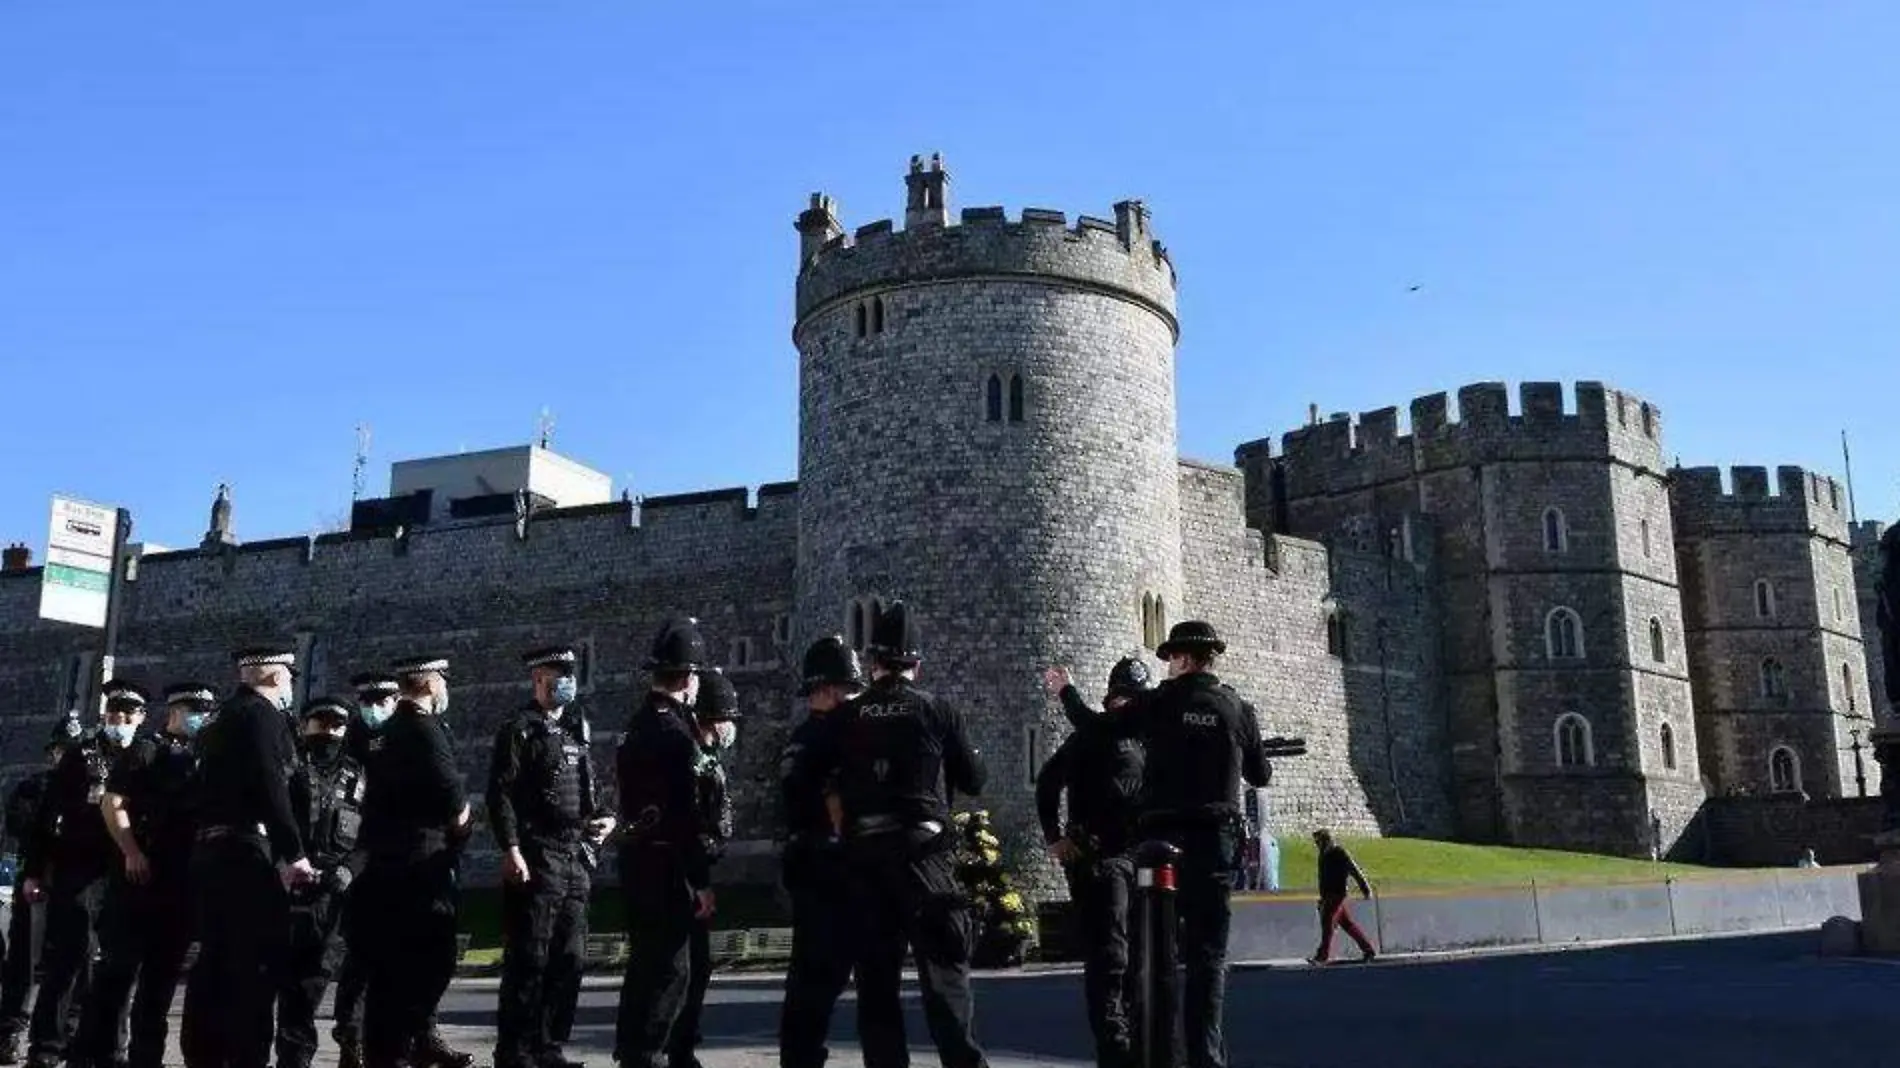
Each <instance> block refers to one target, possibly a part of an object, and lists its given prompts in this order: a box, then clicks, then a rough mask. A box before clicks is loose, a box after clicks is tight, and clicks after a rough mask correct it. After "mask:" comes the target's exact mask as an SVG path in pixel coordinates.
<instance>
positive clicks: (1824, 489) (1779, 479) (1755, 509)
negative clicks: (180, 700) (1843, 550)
mask: <svg viewBox="0 0 1900 1068" xmlns="http://www.w3.org/2000/svg"><path fill="white" fill-rule="evenodd" d="M1669 496H1670V500H1671V502H1672V503H1673V504H1674V505H1675V509H1676V530H1677V531H1678V533H1680V534H1683V535H1688V536H1694V535H1697V534H1715V533H1757V534H1765V533H1808V532H1810V531H1812V532H1814V533H1818V534H1822V535H1824V536H1826V537H1830V538H1834V539H1835V540H1837V541H1841V542H1847V540H1848V537H1849V532H1848V525H1847V489H1846V487H1845V486H1843V485H1841V483H1839V482H1838V481H1836V480H1835V479H1833V478H1831V477H1829V476H1826V475H1821V474H1816V473H1814V472H1811V471H1808V470H1806V469H1805V468H1801V467H1796V466H1793V465H1790V464H1784V465H1782V466H1780V467H1777V468H1775V480H1774V483H1773V487H1772V489H1771V488H1770V483H1769V480H1768V469H1767V468H1766V467H1751V466H1738V467H1732V468H1730V469H1729V470H1728V481H1727V484H1724V481H1723V471H1722V469H1721V468H1719V467H1687V468H1677V469H1676V470H1675V471H1674V472H1672V473H1671V484H1670V488H1669Z"/></svg>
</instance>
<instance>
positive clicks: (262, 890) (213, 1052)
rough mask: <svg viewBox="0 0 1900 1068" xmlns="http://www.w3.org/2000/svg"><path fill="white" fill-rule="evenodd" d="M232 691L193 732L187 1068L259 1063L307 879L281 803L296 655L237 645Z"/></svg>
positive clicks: (306, 862) (310, 874)
mask: <svg viewBox="0 0 1900 1068" xmlns="http://www.w3.org/2000/svg"><path fill="white" fill-rule="evenodd" d="M232 659H233V661H234V662H235V664H236V667H237V672H238V681H239V683H240V685H239V686H238V688H237V691H236V692H235V693H233V694H232V695H231V696H230V697H229V698H227V699H226V700H225V702H224V703H223V704H222V705H219V706H218V711H217V714H216V715H214V716H213V717H212V719H211V722H210V723H208V724H206V725H205V728H204V730H203V731H201V732H200V733H199V735H198V744H199V765H198V820H199V826H198V842H197V848H196V849H195V850H194V851H193V854H192V865H191V881H192V887H193V894H194V896H195V898H196V899H197V922H198V958H197V960H196V961H195V962H194V963H193V964H192V968H191V976H190V978H189V979H187V980H186V982H185V1014H184V1022H183V1025H182V1027H181V1029H180V1031H181V1033H180V1036H179V1047H180V1048H181V1049H182V1050H183V1051H184V1055H185V1064H186V1066H187V1068H264V1066H265V1065H267V1064H269V1063H270V1054H271V1036H272V1032H273V1028H272V1020H271V1010H272V1007H273V1004H274V1002H275V1001H276V995H277V980H278V977H279V976H280V975H281V974H282V971H281V970H282V968H283V967H284V961H285V954H286V953H287V951H288V948H289V939H290V889H289V888H290V887H292V886H297V885H301V884H303V883H307V882H310V881H311V880H313V879H315V878H316V868H315V867H314V866H312V864H311V863H310V858H309V857H307V856H306V855H305V854H304V844H303V832H302V831H301V830H300V829H299V828H298V826H297V814H296V812H295V810H294V809H292V808H291V804H290V776H291V773H292V772H293V771H295V770H296V767H297V764H298V761H299V757H298V754H297V741H296V737H295V735H294V734H293V732H292V731H291V729H290V720H288V719H287V718H285V717H286V714H287V712H288V710H289V709H291V708H292V707H294V705H295V697H294V696H293V693H294V688H295V677H296V663H297V656H296V653H294V652H293V651H291V650H290V649H287V648H285V647H283V646H277V645H270V646H257V647H252V648H247V649H240V650H238V651H237V653H236V654H234V656H233V657H232Z"/></svg>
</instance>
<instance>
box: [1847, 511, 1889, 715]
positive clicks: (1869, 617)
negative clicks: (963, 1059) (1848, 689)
mask: <svg viewBox="0 0 1900 1068" xmlns="http://www.w3.org/2000/svg"><path fill="white" fill-rule="evenodd" d="M1886 529H1887V527H1886V524H1885V523H1878V522H1874V521H1872V520H1869V521H1867V522H1863V523H1858V524H1856V525H1855V526H1854V528H1853V531H1852V537H1851V541H1852V543H1853V556H1854V590H1855V601H1856V602H1857V604H1858V607H1859V609H1860V634H1861V640H1862V643H1863V648H1864V650H1865V652H1866V660H1867V666H1866V669H1865V673H1866V676H1867V697H1868V701H1869V702H1870V706H1869V707H1871V708H1872V709H1873V711H1874V716H1875V718H1876V719H1879V720H1884V721H1889V722H1890V721H1892V719H1893V715H1894V710H1893V702H1891V701H1889V700H1888V699H1887V662H1886V658H1885V656H1884V655H1883V654H1882V653H1881V650H1880V630H1879V626H1880V623H1879V620H1880V580H1881V572H1882V571H1883V570H1884V569H1883V568H1882V567H1881V561H1880V538H1881V535H1882V534H1884V533H1886Z"/></svg>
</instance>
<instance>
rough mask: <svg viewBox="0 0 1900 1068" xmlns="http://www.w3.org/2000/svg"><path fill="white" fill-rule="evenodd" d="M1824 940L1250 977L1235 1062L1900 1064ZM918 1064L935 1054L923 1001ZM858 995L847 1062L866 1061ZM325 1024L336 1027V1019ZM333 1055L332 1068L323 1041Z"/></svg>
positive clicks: (1306, 1065) (989, 984)
mask: <svg viewBox="0 0 1900 1068" xmlns="http://www.w3.org/2000/svg"><path fill="white" fill-rule="evenodd" d="M1816 943H1817V939H1816V936H1814V935H1813V934H1807V933H1800V934H1782V935H1768V936H1754V937H1747V938H1731V939H1716V940H1707V941H1684V942H1670V943H1649V944H1638V945H1629V946H1621V947H1616V948H1603V949H1576V950H1567V951H1554V952H1537V953H1518V954H1507V955H1494V956H1476V957H1467V958H1463V959H1452V960H1442V959H1441V960H1416V961H1404V960H1400V961H1391V962H1382V963H1379V964H1374V965H1335V966H1333V967H1331V968H1327V969H1314V968H1308V967H1270V968H1255V969H1246V970H1242V971H1238V972H1236V973H1235V975H1234V977H1233V982H1232V984H1231V986H1230V988H1229V997H1228V1012H1227V1022H1228V1041H1229V1045H1230V1048H1231V1053H1232V1064H1233V1066H1234V1068H1283V1066H1284V1068H1293V1066H1297V1068H1597V1066H1604V1068H1651V1066H1654V1068H1687V1066H1701V1065H1719V1066H1722V1068H1754V1066H1760V1068H1802V1066H1806V1065H1817V1066H1818V1065H1825V1066H1827V1068H1839V1066H1846V1065H1854V1066H1856V1068H1859V1066H1882V1065H1894V1066H1896V1068H1900V1042H1896V1039H1895V1037H1894V1035H1893V1028H1892V1026H1891V1024H1890V1022H1889V1021H1891V1020H1892V1019H1893V1018H1894V1015H1895V1011H1896V1009H1897V1008H1900V962H1883V961H1865V960H1823V959H1821V958H1819V957H1817V956H1816V955H1815V952H1814V950H1815V946H1816ZM616 996H617V990H616V984H615V983H614V982H613V981H612V980H611V978H608V977H601V978H590V979H589V981H588V983H587V988H586V990H585V992H584V993H583V995H582V1001H581V1009H580V1013H579V1018H578V1022H577V1027H576V1035H575V1038H576V1041H575V1043H574V1044H573V1045H572V1046H571V1047H570V1048H569V1053H570V1054H572V1055H575V1056H577V1057H579V1058H580V1059H583V1060H585V1061H587V1062H588V1063H589V1064H590V1065H596V1066H599V1068H609V1066H610V1065H611V1063H612V1062H611V1061H610V1059H609V1051H610V1050H611V1049H612V1039H613V1012H614V1002H615V998H616ZM977 998H978V1030H979V1033H980V1035H981V1037H982V1039H983V1040H984V1043H985V1045H986V1046H987V1047H988V1048H989V1050H990V1051H991V1063H992V1064H993V1065H994V1066H995V1068H1032V1066H1033V1068H1042V1066H1061V1068H1074V1066H1084V1065H1089V1064H1091V1063H1092V1061H1091V1060H1090V1059H1089V1057H1090V1054H1089V1043H1088V1039H1087V1035H1086V1030H1085V1025H1084V1023H1083V1016H1082V1004H1081V987H1080V981H1079V980H1078V979H1077V978H1076V977H1075V976H1074V975H1073V974H1033V973H1032V974H1008V975H995V976H985V977H983V978H982V979H981V980H980V982H979V985H978V992H977ZM709 1001H710V1003H711V1004H710V1006H709V1009H708V1013H707V1019H706V1028H705V1030H706V1035H707V1042H706V1048H705V1049H704V1050H702V1056H701V1059H702V1060H703V1061H704V1063H705V1065H706V1068H765V1066H769V1065H774V1064H776V1063H777V1059H776V1056H775V1053H774V1049H775V1043H774V1031H775V1028H776V1024H777V1018H778V1004H779V985H778V982H777V980H775V979H771V978H752V977H745V976H735V977H731V978H722V979H720V980H719V981H717V982H716V983H715V984H714V987H713V990H712V994H711V997H710V998H709ZM494 1004H495V981H494V980H492V979H488V980H481V979H476V980H459V981H457V983H456V985H455V987H454V988H453V989H452V990H451V991H450V994H449V996H448V998H447V999H445V1000H444V1002H443V1005H442V1011H441V1021H442V1023H443V1024H444V1026H445V1030H447V1032H448V1033H449V1035H450V1037H451V1039H452V1040H453V1041H454V1042H455V1043H456V1044H457V1045H459V1046H461V1047H462V1048H464V1049H467V1050H469V1051H470V1052H472V1053H476V1054H477V1055H478V1056H479V1057H480V1058H481V1059H480V1061H478V1064H485V1063H486V1062H487V1059H488V1055H489V1053H490V1043H491V1042H492V1041H493V1037H492V1036H493V1032H492V1031H491V1030H490V1027H491V1025H492V1021H493V1018H494ZM909 1005H910V1009H911V1035H912V1041H913V1042H914V1043H916V1044H917V1046H916V1052H915V1054H914V1057H915V1061H916V1063H917V1064H918V1065H919V1066H920V1068H922V1066H928V1065H932V1064H935V1063H936V1058H935V1056H934V1054H933V1053H932V1052H931V1051H930V1050H929V1048H928V1046H927V1045H926V1043H927V1039H926V1037H925V1031H924V1028H923V1021H922V1019H921V1016H920V1015H919V1014H918V1013H917V1004H916V998H915V996H914V994H913V995H912V996H911V997H910V999H909ZM851 1011H852V1010H851V1005H850V1003H849V1001H847V1002H846V1004H844V1005H843V1006H842V1007H841V1011H840V1012H839V1014H838V1018H837V1020H836V1025H837V1026H836V1027H835V1028H834V1031H833V1035H834V1039H835V1040H836V1041H835V1045H834V1047H833V1062H832V1063H833V1064H834V1065H838V1066H840V1068H844V1066H849V1065H854V1064H857V1063H859V1060H858V1055H857V1051H856V1048H855V1046H853V1045H852V1043H851V1041H850V1034H851ZM326 1029H327V1023H326ZM324 1043H325V1049H324V1053H323V1056H322V1058H321V1059H320V1062H319V1063H320V1064H322V1065H324V1066H325V1068H329V1066H333V1065H334V1064H335V1055H334V1050H332V1049H330V1048H329V1041H328V1038H327V1036H326V1038H325V1039H324Z"/></svg>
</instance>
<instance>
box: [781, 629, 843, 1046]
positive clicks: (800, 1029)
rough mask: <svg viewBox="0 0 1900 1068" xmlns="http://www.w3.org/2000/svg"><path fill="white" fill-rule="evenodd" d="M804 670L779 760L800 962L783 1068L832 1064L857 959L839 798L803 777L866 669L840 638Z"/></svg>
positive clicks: (784, 1017)
mask: <svg viewBox="0 0 1900 1068" xmlns="http://www.w3.org/2000/svg"><path fill="white" fill-rule="evenodd" d="M803 668H804V671H803V681H802V682H800V683H799V687H798V692H799V695H800V696H802V697H804V698H805V704H806V708H807V709H808V710H809V713H810V714H809V715H808V716H806V718H805V721H804V722H803V723H800V724H799V725H798V726H797V727H795V728H793V730H792V736H791V738H790V739H789V741H788V742H787V743H786V746H785V752H784V753H783V754H782V755H781V756H780V757H779V788H780V792H781V795H782V798H783V801H784V811H785V820H786V832H787V834H786V841H785V853H784V857H783V873H782V875H781V880H782V882H783V883H784V885H785V892H786V893H787V894H789V895H790V896H791V899H792V960H791V965H790V967H788V968H787V969H786V972H785V1000H784V1002H783V1004H782V1005H781V1007H780V1010H779V1031H778V1034H779V1057H778V1059H779V1065H780V1068H824V1065H825V1061H826V1060H827V1059H828V1057H829V1056H830V1052H829V1051H828V1050H827V1049H826V1048H825V1037H826V1035H827V1034H828V1033H829V1032H830V1030H831V1014H832V1010H833V1009H834V1008H835V1007H836V1006H837V1004H838V998H839V997H840V996H841V995H842V994H843V993H844V988H845V984H847V983H849V982H850V981H851V964H852V952H851V945H850V942H851V937H850V929H851V915H850V905H849V902H848V901H847V898H846V894H847V891H848V889H849V885H850V884H849V883H848V882H847V881H846V879H845V871H844V839H843V837H842V831H843V828H842V827H841V826H840V819H839V812H838V810H837V805H836V799H835V798H833V799H831V801H830V803H827V798H826V795H825V791H824V788H823V785H824V784H823V783H821V782H816V781H811V780H801V779H800V777H799V776H798V774H797V768H798V766H799V763H800V761H801V760H803V759H805V756H804V754H805V753H806V752H807V751H808V750H822V749H824V748H826V747H827V746H829V745H830V744H831V743H830V742H829V741H828V740H827V738H826V736H827V735H828V734H829V732H831V731H833V730H835V729H836V727H837V724H838V722H839V720H840V719H842V718H843V714H842V712H841V710H842V709H843V708H844V707H845V706H846V704H847V703H848V702H849V701H850V700H851V699H852V698H853V697H854V696H856V695H857V694H858V693H860V692H862V691H863V689H864V672H863V669H862V668H860V667H859V666H858V654H857V652H856V651H855V650H853V649H852V648H851V647H850V646H848V645H846V644H845V643H844V638H843V637H841V636H837V635H833V636H831V637H827V638H820V639H819V640H818V641H816V642H813V643H812V645H811V648H809V649H807V650H806V651H805V659H804V664H803Z"/></svg>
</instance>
